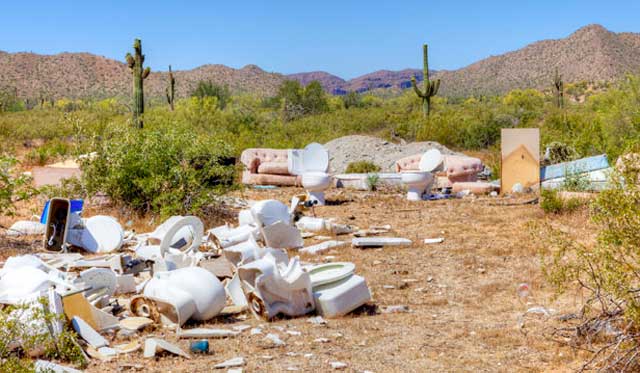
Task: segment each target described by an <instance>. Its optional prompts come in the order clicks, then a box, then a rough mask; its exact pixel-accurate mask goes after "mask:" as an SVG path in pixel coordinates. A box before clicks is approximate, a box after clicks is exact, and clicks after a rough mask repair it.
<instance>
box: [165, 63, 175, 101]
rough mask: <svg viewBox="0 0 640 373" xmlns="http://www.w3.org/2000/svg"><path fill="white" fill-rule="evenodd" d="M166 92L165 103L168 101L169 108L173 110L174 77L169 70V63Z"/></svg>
mask: <svg viewBox="0 0 640 373" xmlns="http://www.w3.org/2000/svg"><path fill="white" fill-rule="evenodd" d="M165 92H166V94H167V103H169V108H170V109H171V111H173V109H174V106H173V103H174V102H175V94H176V79H175V78H174V77H173V72H172V71H171V65H169V84H168V85H167V89H166V90H165Z"/></svg>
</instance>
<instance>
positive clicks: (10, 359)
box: [0, 298, 87, 372]
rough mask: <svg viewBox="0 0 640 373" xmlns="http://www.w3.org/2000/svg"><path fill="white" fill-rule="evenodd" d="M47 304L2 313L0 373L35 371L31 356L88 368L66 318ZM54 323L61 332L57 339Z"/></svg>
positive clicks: (25, 306) (27, 305) (31, 305)
mask: <svg viewBox="0 0 640 373" xmlns="http://www.w3.org/2000/svg"><path fill="white" fill-rule="evenodd" d="M48 309H49V307H48V301H47V300H46V298H40V299H39V300H38V301H35V302H33V303H25V304H21V305H18V306H7V307H5V308H3V309H2V310H0V371H2V372H33V370H34V367H33V361H32V360H31V359H30V357H29V355H30V354H36V355H41V356H43V357H45V358H48V359H57V360H64V361H68V362H71V363H73V364H75V365H77V366H79V367H82V368H84V367H86V365H87V361H86V359H85V357H84V352H82V350H81V348H80V346H79V345H78V343H77V342H76V335H75V333H74V332H73V331H71V330H69V328H68V326H67V323H66V320H65V319H64V315H56V314H53V313H51V312H49V311H48ZM54 324H58V325H62V330H61V331H60V333H59V334H58V335H56V336H55V337H54V335H53V334H52V331H53V330H55V327H54V326H53V325H54Z"/></svg>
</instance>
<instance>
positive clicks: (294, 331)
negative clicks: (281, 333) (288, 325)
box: [286, 330, 302, 335]
mask: <svg viewBox="0 0 640 373" xmlns="http://www.w3.org/2000/svg"><path fill="white" fill-rule="evenodd" d="M286 333H287V334H289V335H302V333H300V332H299V331H297V330H287V332H286Z"/></svg>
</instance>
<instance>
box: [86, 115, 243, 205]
mask: <svg viewBox="0 0 640 373" xmlns="http://www.w3.org/2000/svg"><path fill="white" fill-rule="evenodd" d="M95 141H96V142H95V146H94V149H93V150H94V151H95V152H96V156H95V157H93V158H91V159H87V160H86V161H85V162H84V163H83V165H82V168H83V184H84V185H85V186H86V190H87V192H88V193H90V194H92V193H95V192H107V193H109V195H110V196H111V198H113V199H114V201H116V202H120V203H123V204H126V205H128V206H130V207H132V208H133V209H136V210H141V211H154V212H159V213H160V214H161V215H163V216H167V215H171V214H187V213H196V212H197V211H198V209H201V208H203V207H204V206H206V205H207V204H209V203H211V202H212V200H213V199H214V197H215V195H217V194H220V193H222V192H224V191H226V190H228V189H229V187H230V186H231V184H232V182H233V178H234V176H235V169H234V166H233V163H234V158H233V157H232V149H231V147H230V146H229V145H228V144H226V143H225V142H224V141H223V140H221V139H218V138H211V137H206V136H202V135H200V136H199V135H197V134H196V133H194V131H190V130H188V129H185V128H181V127H175V128H168V127H164V128H149V129H145V130H143V131H136V130H131V129H128V128H127V127H126V126H120V127H119V128H116V129H115V130H114V131H113V133H111V134H109V136H108V137H107V138H105V139H96V140H95Z"/></svg>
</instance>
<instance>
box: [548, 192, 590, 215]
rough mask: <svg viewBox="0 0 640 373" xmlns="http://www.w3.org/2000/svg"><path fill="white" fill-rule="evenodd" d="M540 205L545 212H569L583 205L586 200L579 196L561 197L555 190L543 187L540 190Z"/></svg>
mask: <svg viewBox="0 0 640 373" xmlns="http://www.w3.org/2000/svg"><path fill="white" fill-rule="evenodd" d="M540 197H541V198H540V207H541V208H542V211H544V212H545V213H547V214H563V213H570V212H573V211H576V210H578V209H579V208H581V207H583V206H585V204H586V203H587V201H586V200H584V199H580V198H567V199H563V198H562V197H560V195H559V191H557V190H549V189H543V190H542V191H541V192H540Z"/></svg>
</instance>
